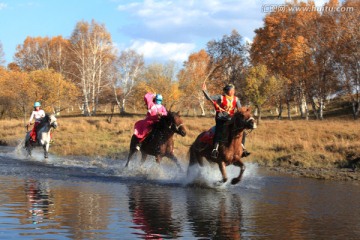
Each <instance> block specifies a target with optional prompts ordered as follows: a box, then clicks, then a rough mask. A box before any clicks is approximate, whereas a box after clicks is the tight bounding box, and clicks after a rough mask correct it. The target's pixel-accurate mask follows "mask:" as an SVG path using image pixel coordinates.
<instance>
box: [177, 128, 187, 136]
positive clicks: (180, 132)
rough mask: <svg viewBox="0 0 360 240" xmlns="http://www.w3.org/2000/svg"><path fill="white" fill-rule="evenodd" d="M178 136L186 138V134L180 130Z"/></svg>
mask: <svg viewBox="0 0 360 240" xmlns="http://www.w3.org/2000/svg"><path fill="white" fill-rule="evenodd" d="M179 134H180V135H181V136H182V137H185V136H186V132H185V131H184V130H182V129H181V130H180V131H179Z"/></svg>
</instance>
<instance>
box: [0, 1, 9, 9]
mask: <svg viewBox="0 0 360 240" xmlns="http://www.w3.org/2000/svg"><path fill="white" fill-rule="evenodd" d="M6 7H7V4H6V3H2V2H0V10H3V9H5V8H6Z"/></svg>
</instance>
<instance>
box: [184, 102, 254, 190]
mask: <svg viewBox="0 0 360 240" xmlns="http://www.w3.org/2000/svg"><path fill="white" fill-rule="evenodd" d="M225 127H226V128H227V133H228V136H227V142H226V143H223V144H222V145H221V146H220V147H219V155H218V157H217V158H216V159H213V158H212V157H211V151H212V147H213V146H212V144H209V143H206V142H203V141H202V139H203V136H204V134H207V132H202V133H200V135H199V136H198V137H197V138H196V140H195V142H194V143H193V144H192V145H191V147H190V162H189V168H188V174H189V173H190V171H191V169H190V167H191V166H193V165H194V164H199V165H200V166H203V157H205V158H206V159H207V160H208V161H211V162H215V163H217V164H218V165H219V168H220V172H221V174H222V178H223V179H222V181H220V182H221V183H225V182H226V181H227V175H226V169H225V168H226V166H228V165H230V164H233V165H235V166H238V167H240V174H239V176H238V177H236V178H233V179H232V181H231V184H237V183H238V182H239V181H240V180H241V177H242V175H243V173H244V171H245V165H244V163H243V162H242V161H241V156H242V153H243V148H242V144H241V142H242V138H243V132H244V130H245V129H254V128H256V124H255V122H254V119H253V118H252V117H251V111H250V109H249V108H246V107H242V108H241V109H240V111H238V112H236V113H235V114H234V116H233V117H232V119H231V120H230V121H229V122H228V123H226V125H225Z"/></svg>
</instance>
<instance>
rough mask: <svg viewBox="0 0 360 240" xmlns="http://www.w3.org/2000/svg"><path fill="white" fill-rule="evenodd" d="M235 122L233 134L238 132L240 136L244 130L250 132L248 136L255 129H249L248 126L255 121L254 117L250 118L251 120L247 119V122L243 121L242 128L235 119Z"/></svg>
mask: <svg viewBox="0 0 360 240" xmlns="http://www.w3.org/2000/svg"><path fill="white" fill-rule="evenodd" d="M233 121H234V129H232V132H233V133H235V132H237V134H238V133H239V132H240V131H241V130H243V131H246V130H248V131H246V134H250V133H251V132H252V130H253V129H249V128H247V125H248V124H249V123H250V122H251V121H255V119H254V118H253V117H250V118H249V119H247V120H241V123H242V124H241V126H237V124H236V119H235V118H234V120H233ZM254 128H256V126H255V127H254ZM237 134H236V135H237Z"/></svg>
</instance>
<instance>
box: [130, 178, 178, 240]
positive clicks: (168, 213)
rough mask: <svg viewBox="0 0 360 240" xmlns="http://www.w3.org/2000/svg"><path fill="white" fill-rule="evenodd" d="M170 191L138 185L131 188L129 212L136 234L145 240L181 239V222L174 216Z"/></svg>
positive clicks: (159, 187)
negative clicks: (137, 231)
mask: <svg viewBox="0 0 360 240" xmlns="http://www.w3.org/2000/svg"><path fill="white" fill-rule="evenodd" d="M170 193H171V191H169V189H166V188H163V187H161V186H150V185H137V186H130V187H129V211H130V213H131V214H132V217H133V223H134V224H135V227H134V228H135V229H137V230H141V233H134V234H136V235H138V236H139V237H141V238H143V239H162V238H163V237H168V238H176V237H179V233H180V231H181V227H182V226H181V224H182V223H181V222H180V221H178V220H176V219H175V218H174V216H173V203H172V199H171V195H170Z"/></svg>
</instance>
